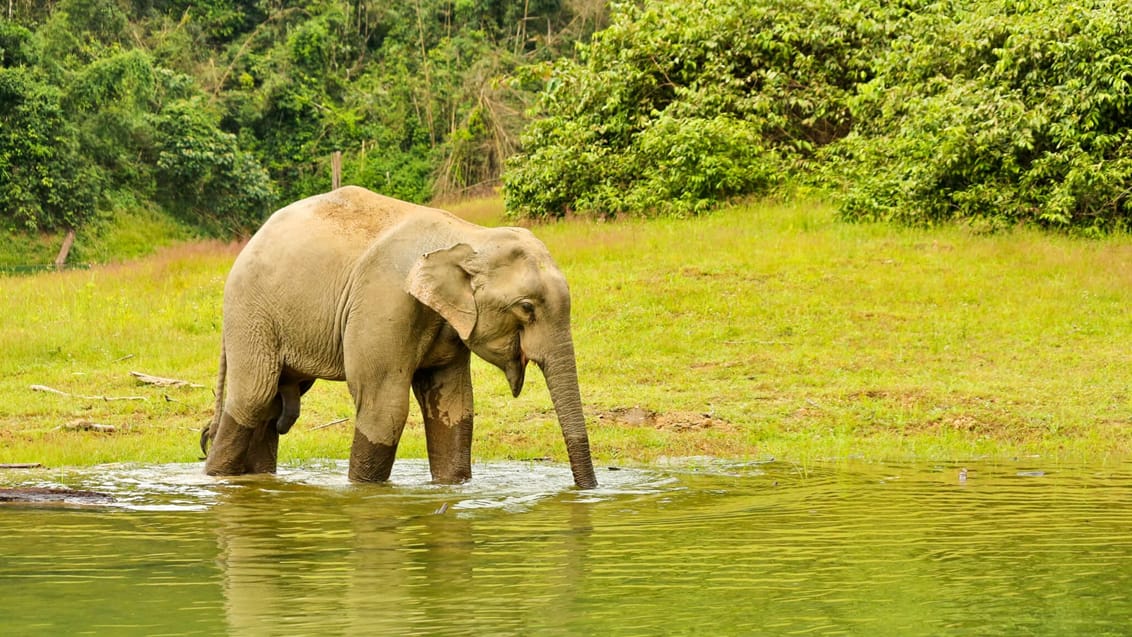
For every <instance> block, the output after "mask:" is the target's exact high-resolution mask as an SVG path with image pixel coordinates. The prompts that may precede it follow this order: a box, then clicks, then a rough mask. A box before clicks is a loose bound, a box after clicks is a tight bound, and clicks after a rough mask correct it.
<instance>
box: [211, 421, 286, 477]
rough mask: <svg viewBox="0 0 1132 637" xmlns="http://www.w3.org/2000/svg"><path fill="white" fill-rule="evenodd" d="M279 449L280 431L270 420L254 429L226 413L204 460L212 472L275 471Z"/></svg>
mask: <svg viewBox="0 0 1132 637" xmlns="http://www.w3.org/2000/svg"><path fill="white" fill-rule="evenodd" d="M278 453H279V433H278V432H276V431H275V427H273V426H270V424H269V423H260V425H259V426H257V427H255V428H254V429H253V428H251V427H243V426H241V425H240V424H239V423H237V422H236V421H235V420H234V419H232V417H231V416H229V415H228V414H224V416H223V417H222V418H221V420H220V426H219V427H218V430H217V432H216V439H215V440H213V441H212V449H211V450H210V451H209V453H208V458H207V460H205V463H204V472H205V473H207V474H208V475H210V476H237V475H243V474H246V473H274V472H275V466H276V461H277V458H278Z"/></svg>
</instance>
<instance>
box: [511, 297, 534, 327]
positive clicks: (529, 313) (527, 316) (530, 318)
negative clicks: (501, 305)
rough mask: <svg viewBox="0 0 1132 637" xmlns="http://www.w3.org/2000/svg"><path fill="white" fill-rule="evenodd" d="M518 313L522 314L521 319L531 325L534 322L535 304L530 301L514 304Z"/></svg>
mask: <svg viewBox="0 0 1132 637" xmlns="http://www.w3.org/2000/svg"><path fill="white" fill-rule="evenodd" d="M515 306H516V307H518V308H519V311H520V312H521V313H522V314H523V319H524V320H526V321H527V322H528V323H533V322H534V320H535V304H534V303H531V302H530V301H519V302H518V303H516V304H515Z"/></svg>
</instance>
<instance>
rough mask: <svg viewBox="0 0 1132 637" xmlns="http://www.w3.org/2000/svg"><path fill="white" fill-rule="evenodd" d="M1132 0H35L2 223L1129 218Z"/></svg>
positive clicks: (0, 203)
mask: <svg viewBox="0 0 1132 637" xmlns="http://www.w3.org/2000/svg"><path fill="white" fill-rule="evenodd" d="M1128 15H1132V0H1086V1H1085V2H1076V3H1072V4H1071V5H1066V4H1065V3H1061V2H1054V0H980V1H978V2H976V1H975V0H901V1H900V2H883V1H881V0H854V1H853V2H849V1H848V0H789V1H788V0H642V1H641V2H633V3H614V4H611V5H610V4H608V3H607V2H606V1H605V0H525V1H524V2H506V1H503V0H411V1H409V2H404V3H389V2H378V1H376V0H11V2H9V3H8V9H7V12H6V14H5V15H4V17H3V18H0V124H2V128H0V223H2V224H3V225H4V226H5V227H6V228H7V229H9V230H10V229H22V230H24V231H32V232H34V231H41V230H57V229H63V228H76V227H80V226H83V225H85V224H88V223H90V222H92V221H94V220H97V219H99V218H101V217H104V216H107V215H110V214H113V213H114V211H115V210H119V209H122V208H128V207H131V206H136V207H143V208H151V209H152V208H156V209H160V210H163V211H166V212H167V213H169V214H171V215H174V216H175V217H177V218H178V219H180V220H182V221H184V222H186V223H188V224H190V225H192V226H194V227H197V228H200V229H202V230H203V231H205V232H209V233H212V234H218V235H230V234H239V233H244V232H247V231H248V230H250V229H252V228H254V227H255V225H256V224H257V223H258V222H259V221H260V220H261V219H262V218H263V216H264V214H266V213H267V212H268V211H270V210H271V209H273V208H275V207H278V206H279V205H282V204H284V203H286V202H289V201H293V200H295V199H297V198H300V197H304V196H307V195H310V194H313V193H316V192H320V191H325V190H327V189H328V188H329V187H330V171H329V159H330V156H331V155H332V153H334V152H335V151H340V152H342V154H343V173H344V179H345V181H347V182H350V183H357V184H362V185H365V186H368V187H371V188H373V189H375V190H379V191H382V192H384V193H386V194H389V195H392V196H395V197H400V198H403V199H409V200H413V201H426V200H429V199H432V198H435V197H442V196H451V195H458V194H460V193H466V192H472V191H475V190H476V189H477V188H483V187H489V186H494V185H497V184H499V183H500V180H501V179H502V183H503V187H504V194H505V197H506V201H507V206H508V209H509V211H510V213H511V214H512V215H514V216H522V217H533V218H554V217H559V216H563V215H566V214H571V213H572V214H582V215H597V216H612V215H618V214H635V215H655V214H675V215H690V214H699V213H702V212H704V211H707V210H711V209H712V208H714V207H716V206H718V205H720V204H721V203H723V202H726V201H728V200H730V199H733V198H737V197H744V196H749V195H757V194H761V193H768V192H772V191H774V190H775V189H777V188H780V187H782V186H789V185H793V184H798V183H804V184H814V185H817V186H818V187H820V188H822V189H824V190H827V191H829V192H831V193H833V195H834V196H835V197H836V198H837V201H838V202H839V209H840V210H841V213H842V214H843V215H844V216H845V217H847V218H851V219H871V220H894V221H900V222H905V223H934V222H940V221H948V220H955V219H963V220H972V221H974V222H977V223H979V224H982V225H986V226H987V227H991V228H993V227H998V226H1001V225H1009V224H1014V223H1034V224H1038V225H1042V226H1045V227H1050V228H1058V229H1070V230H1074V231H1081V232H1105V231H1110V230H1114V229H1127V228H1128V227H1129V226H1130V222H1132V200H1130V197H1129V193H1132V143H1130V139H1129V130H1132V128H1130V126H1129V124H1130V122H1132V120H1130V119H1129V118H1130V112H1132V27H1129V26H1128V21H1127V20H1126V16H1128Z"/></svg>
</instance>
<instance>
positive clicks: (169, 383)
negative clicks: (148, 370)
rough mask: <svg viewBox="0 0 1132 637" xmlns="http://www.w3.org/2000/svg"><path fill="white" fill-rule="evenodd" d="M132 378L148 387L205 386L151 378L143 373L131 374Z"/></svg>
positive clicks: (174, 379) (175, 379)
mask: <svg viewBox="0 0 1132 637" xmlns="http://www.w3.org/2000/svg"><path fill="white" fill-rule="evenodd" d="M130 376H133V377H134V378H136V379H138V382H141V383H145V384H146V385H157V386H158V387H196V388H203V387H204V385H198V384H196V383H190V382H189V381H187V380H181V379H179V378H162V377H161V376H151V375H149V374H143V373H142V372H130Z"/></svg>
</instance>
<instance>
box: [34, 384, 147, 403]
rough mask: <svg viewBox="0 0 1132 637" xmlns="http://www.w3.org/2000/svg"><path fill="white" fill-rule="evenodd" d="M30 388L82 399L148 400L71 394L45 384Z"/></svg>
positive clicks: (137, 397)
mask: <svg viewBox="0 0 1132 637" xmlns="http://www.w3.org/2000/svg"><path fill="white" fill-rule="evenodd" d="M31 390H32V391H42V392H47V393H49V394H58V395H60V396H66V397H67V398H81V399H83V400H105V401H112V400H149V399H148V398H146V397H145V396H85V395H83V394H72V393H69V392H65V391H60V390H58V389H55V388H54V387H48V386H47V385H32V386H31Z"/></svg>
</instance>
